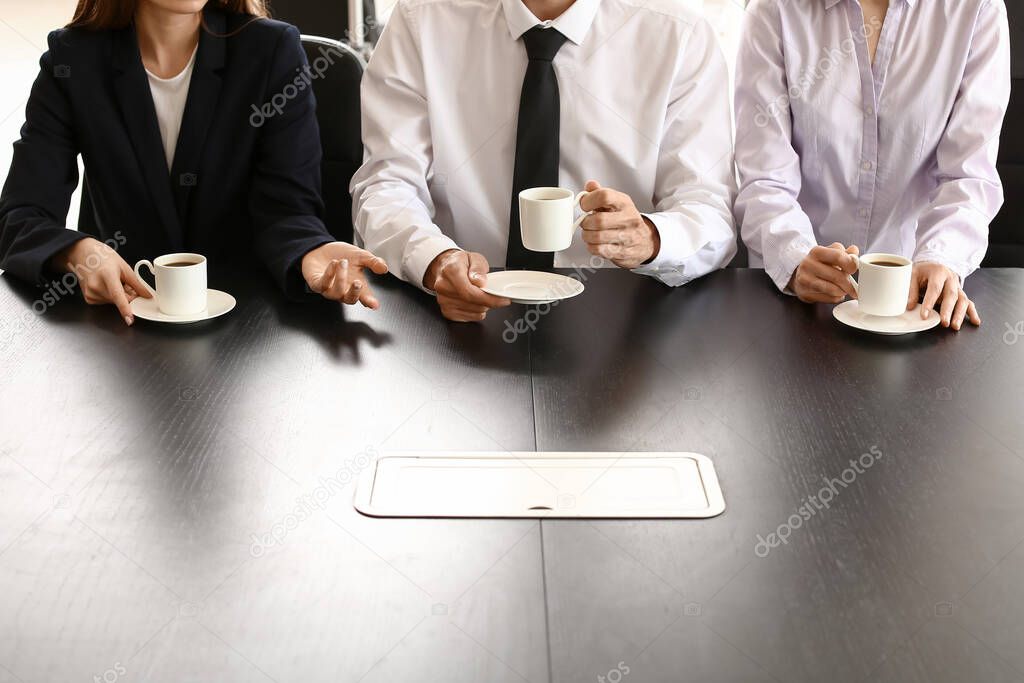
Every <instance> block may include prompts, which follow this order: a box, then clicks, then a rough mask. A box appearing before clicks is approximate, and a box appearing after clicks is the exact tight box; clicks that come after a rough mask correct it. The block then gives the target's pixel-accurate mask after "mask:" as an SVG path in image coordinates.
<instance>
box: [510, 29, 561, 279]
mask: <svg viewBox="0 0 1024 683" xmlns="http://www.w3.org/2000/svg"><path fill="white" fill-rule="evenodd" d="M523 43H525V44H526V54H527V56H529V58H530V63H529V64H528V65H527V67H526V76H525V77H524V78H523V91H522V94H521V95H520V96H519V125H518V126H517V129H516V164H515V170H514V171H513V172H512V211H511V213H510V214H509V229H508V252H507V253H506V256H505V267H506V268H508V269H514V268H524V269H527V270H545V269H550V268H551V267H552V266H554V263H555V255H554V254H552V253H550V252H539V251H530V250H528V249H527V248H526V247H524V246H523V236H522V233H521V232H520V230H519V193H520V192H521V191H522V190H525V189H528V188H531V187H557V185H558V124H559V119H560V116H559V108H558V78H557V77H556V76H555V68H554V66H552V64H551V60H553V59H554V58H555V55H556V54H557V53H558V50H559V48H561V47H562V44H563V43H565V36H564V35H562V34H561V33H559V32H558V31H557V30H555V29H553V28H543V27H541V26H534V27H533V28H531V29H530V30H529V31H527V32H526V33H524V34H523Z"/></svg>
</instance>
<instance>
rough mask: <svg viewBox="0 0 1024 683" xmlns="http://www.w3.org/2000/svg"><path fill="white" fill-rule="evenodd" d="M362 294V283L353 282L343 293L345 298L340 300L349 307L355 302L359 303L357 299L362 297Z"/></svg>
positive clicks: (358, 281)
mask: <svg viewBox="0 0 1024 683" xmlns="http://www.w3.org/2000/svg"><path fill="white" fill-rule="evenodd" d="M362 293H363V281H362V280H355V281H354V282H353V283H352V285H351V286H350V287H349V288H348V291H347V292H345V296H344V297H343V298H342V301H344V302H345V303H346V304H348V305H350V306H351V305H352V304H355V303H356V302H357V301H359V297H360V296H361V295H362Z"/></svg>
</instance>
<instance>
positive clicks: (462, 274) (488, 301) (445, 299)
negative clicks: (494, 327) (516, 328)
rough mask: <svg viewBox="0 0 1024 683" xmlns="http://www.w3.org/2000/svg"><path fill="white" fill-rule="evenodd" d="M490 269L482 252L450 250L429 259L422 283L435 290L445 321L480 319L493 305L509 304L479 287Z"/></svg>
mask: <svg viewBox="0 0 1024 683" xmlns="http://www.w3.org/2000/svg"><path fill="white" fill-rule="evenodd" d="M490 269H491V267H490V265H489V264H488V263H487V259H486V258H484V256H483V254H477V253H475V252H472V251H462V250H461V249H449V250H448V251H444V252H441V253H440V254H438V255H437V257H436V258H434V260H433V261H431V263H430V266H428V267H427V272H426V273H424V275H423V286H424V287H426V288H427V289H431V290H433V291H434V292H436V293H437V304H438V306H440V307H441V314H442V315H444V317H445V318H448V320H454V321H455V322H470V321H472V320H483V319H484V318H486V317H487V311H489V310H491V309H492V308H501V307H502V306H508V305H509V304H510V303H512V302H511V301H509V300H508V299H504V298H502V297H498V296H493V295H491V294H488V293H487V292H485V291H484V290H482V289H480V288H481V287H483V286H484V285H486V284H487V272H488V271H489V270H490Z"/></svg>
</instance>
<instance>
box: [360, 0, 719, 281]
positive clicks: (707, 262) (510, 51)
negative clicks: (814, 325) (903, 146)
mask: <svg viewBox="0 0 1024 683" xmlns="http://www.w3.org/2000/svg"><path fill="white" fill-rule="evenodd" d="M541 23H543V22H541V21H539V20H538V19H537V18H536V17H535V16H533V14H532V13H531V12H530V11H529V10H528V9H527V8H526V6H525V5H524V4H523V3H522V2H521V0H400V1H399V4H398V5H397V7H396V8H395V10H394V11H393V13H392V15H391V18H390V20H389V21H388V24H387V26H386V27H385V29H384V33H383V35H382V36H381V39H380V42H379V43H378V45H377V48H376V50H375V51H374V53H373V57H372V59H371V60H370V64H369V68H368V70H367V72H366V74H365V75H364V77H363V83H362V108H363V117H362V118H363V142H364V144H365V146H366V153H365V158H364V163H363V166H362V168H360V169H359V171H358V172H357V173H356V175H355V177H354V178H353V179H352V186H351V190H352V197H353V216H354V221H355V227H356V231H357V233H358V234H359V236H360V237H361V239H362V242H363V244H364V246H365V247H366V248H367V249H369V250H371V251H373V252H374V253H376V254H377V255H379V256H381V257H382V258H384V259H385V260H386V261H387V262H388V265H389V266H390V267H391V270H392V272H394V273H395V274H397V275H398V276H399V277H401V278H402V279H404V280H406V281H408V282H411V283H414V284H416V285H418V286H422V281H423V274H424V272H425V271H426V269H427V267H428V266H429V264H430V263H431V261H433V259H434V258H435V257H436V256H437V255H438V254H440V253H441V252H443V251H445V250H447V249H453V248H463V249H466V250H469V251H477V252H480V253H482V254H483V255H484V256H485V257H486V258H487V260H488V262H489V263H490V264H491V265H492V266H501V265H503V264H504V262H505V253H506V248H507V244H508V231H509V211H510V205H511V195H512V170H513V163H514V160H515V147H516V125H517V118H518V110H519V97H520V91H521V89H522V84H523V76H524V75H525V73H526V65H527V56H526V48H525V47H524V45H523V43H522V41H521V40H520V36H522V35H523V34H524V33H525V32H526V31H527V30H529V29H530V28H532V27H534V26H536V25H538V24H541ZM549 25H550V26H553V27H554V28H556V29H558V30H559V31H561V32H562V33H563V34H564V35H565V36H566V37H567V38H568V40H567V41H566V43H565V44H564V45H563V46H562V48H561V50H560V51H559V52H558V54H557V55H556V57H555V59H554V68H555V72H556V74H557V77H558V86H559V92H560V96H559V99H560V104H561V123H560V127H561V137H560V145H559V150H560V156H561V163H560V165H559V184H560V185H561V186H562V187H567V188H570V189H572V190H582V189H583V186H584V184H585V183H586V181H587V180H590V179H593V180H597V181H598V182H599V183H601V185H602V186H605V187H611V188H614V189H616V190H619V191H621V192H624V193H626V194H628V195H629V196H630V197H631V198H632V199H633V201H634V203H635V204H636V206H637V209H639V210H640V212H641V213H643V214H644V215H646V216H647V217H648V218H649V219H650V220H651V221H652V222H653V223H654V225H655V227H656V228H657V230H658V232H659V235H660V239H661V250H660V252H659V253H658V255H657V257H656V258H655V259H654V260H653V261H652V262H651V263H649V264H646V265H644V266H641V267H640V268H637V269H636V271H635V272H638V273H642V274H645V275H651V276H654V277H657V278H659V279H660V280H662V281H663V282H665V283H667V284H670V285H680V284H683V283H685V282H688V281H690V280H692V279H694V278H697V277H700V276H701V275H704V274H706V273H708V272H710V271H712V270H715V269H716V268H720V267H722V266H724V265H725V264H726V263H728V261H729V260H730V259H731V258H732V256H733V254H734V253H735V234H736V233H735V227H734V222H733V217H732V200H733V198H734V196H735V180H734V172H733V153H732V130H731V124H730V116H731V114H730V107H729V92H728V76H727V73H726V66H725V61H724V60H723V58H722V55H721V51H720V50H719V48H718V44H717V41H716V37H715V35H714V33H713V31H712V30H711V28H710V27H709V26H708V25H707V23H706V22H705V21H704V20H703V19H701V18H700V17H699V16H696V15H694V14H692V13H691V12H690V11H689V10H687V9H685V8H684V7H683V6H682V3H679V2H678V0H577V1H576V2H575V3H574V4H573V5H572V6H571V7H570V8H569V9H568V10H567V11H566V12H565V13H563V14H562V16H560V17H558V18H557V19H555V20H554V21H551V22H549ZM589 265H602V266H610V265H611V264H610V263H606V262H604V261H603V260H602V259H599V258H597V257H592V256H591V255H590V253H589V252H588V251H587V249H586V245H585V244H584V243H583V241H582V239H581V238H580V236H579V234H578V233H577V235H576V236H575V237H574V240H573V244H572V246H571V247H570V248H569V249H566V250H565V251H563V252H559V253H557V254H555V266H556V267H574V266H589Z"/></svg>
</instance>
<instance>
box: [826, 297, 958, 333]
mask: <svg viewBox="0 0 1024 683" xmlns="http://www.w3.org/2000/svg"><path fill="white" fill-rule="evenodd" d="M840 308H844V312H845V310H847V309H855V310H857V312H858V313H859V302H858V301H857V300H856V299H848V300H847V301H843V302H842V303H838V304H836V305H835V306H833V307H832V317H833V318H835V319H836V320H838V321H839V322H840V323H842V324H843V325H846V326H847V327H850V328H852V329H855V330H861V331H863V332H870V333H871V334H880V335H883V336H887V337H899V336H903V335H906V334H917V333H919V332H927V331H928V330H931V329H934V328H935V327H936V326H938V324H939V315H938V313H935V312H934V311H933V313H935V314H934V316H929V318H928V325H927V326H926V327H917V326H915V327H914V328H912V329H905V330H880V329H878V328H872V327H868V326H866V325H863V324H857V321H854V320H844V319H843V318H841V317H839V316H840V313H839V309H840ZM920 309H921V304H918V305H917V308H915V309H914V310H913V311H907V312H908V313H910V312H916V311H919V310H920ZM863 315H867V314H863ZM902 315H905V313H904V314H901V315H900V316H893V317H894V318H895V317H902ZM850 317H851V318H853V316H852V315H851V316H850Z"/></svg>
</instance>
